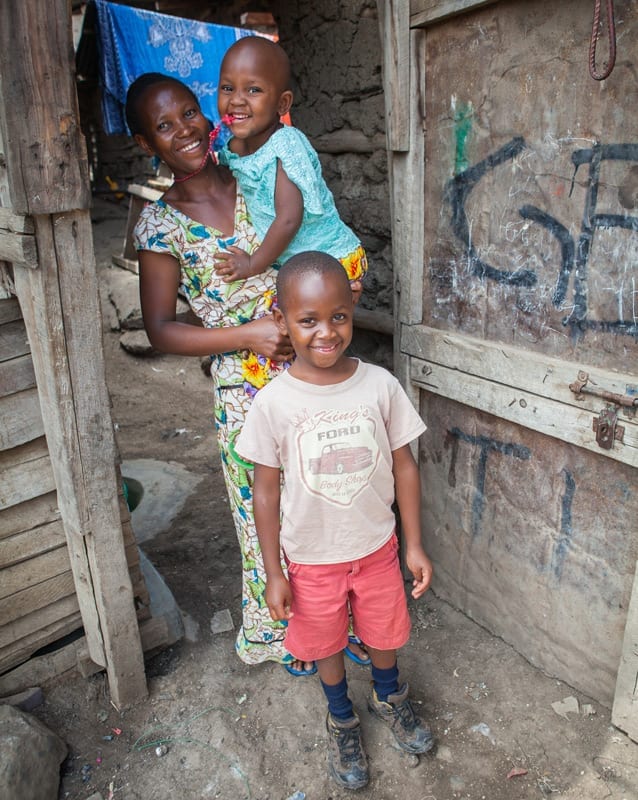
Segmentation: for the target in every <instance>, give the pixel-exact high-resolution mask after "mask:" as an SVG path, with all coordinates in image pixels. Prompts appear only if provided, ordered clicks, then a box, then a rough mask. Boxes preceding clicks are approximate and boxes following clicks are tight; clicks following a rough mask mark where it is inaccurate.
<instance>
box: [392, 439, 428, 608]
mask: <svg viewBox="0 0 638 800" xmlns="http://www.w3.org/2000/svg"><path fill="white" fill-rule="evenodd" d="M392 473H393V475H394V486H395V494H396V500H397V505H398V506H399V513H400V515H401V532H402V534H403V538H404V540H405V544H406V553H405V560H406V563H407V566H408V569H409V570H410V572H411V573H412V575H413V576H414V581H413V582H412V586H413V589H412V597H414V598H415V599H416V598H417V597H421V595H422V594H425V592H426V591H427V589H428V587H429V585H430V581H431V580H432V562H431V561H430V559H429V558H428V557H427V556H426V554H425V551H424V550H423V545H422V544H421V482H420V479H419V468H418V467H417V464H416V461H415V460H414V457H413V456H412V451H411V450H410V445H408V444H406V445H404V446H403V447H399V449H398V450H393V451H392Z"/></svg>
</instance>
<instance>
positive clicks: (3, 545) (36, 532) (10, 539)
mask: <svg viewBox="0 0 638 800" xmlns="http://www.w3.org/2000/svg"><path fill="white" fill-rule="evenodd" d="M2 522H3V520H2V518H1V517H0V525H1V524H2ZM61 546H65V547H66V537H65V535H64V527H63V526H62V522H61V520H59V519H58V520H56V521H55V522H48V523H46V524H45V525H39V526H37V527H36V526H34V527H33V528H32V529H30V530H26V531H22V532H21V533H16V534H14V535H13V536H6V537H4V538H2V539H0V570H2V569H4V568H6V567H9V566H11V565H12V564H18V563H20V562H21V561H27V560H28V559H31V558H33V557H34V556H38V555H41V554H42V553H46V552H48V551H49V550H55V548H57V547H61ZM67 564H68V555H67ZM0 580H2V573H1V572H0Z"/></svg>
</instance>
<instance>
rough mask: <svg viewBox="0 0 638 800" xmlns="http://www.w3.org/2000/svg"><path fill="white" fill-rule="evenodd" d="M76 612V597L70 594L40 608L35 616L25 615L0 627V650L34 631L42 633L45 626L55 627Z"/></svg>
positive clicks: (77, 609)
mask: <svg viewBox="0 0 638 800" xmlns="http://www.w3.org/2000/svg"><path fill="white" fill-rule="evenodd" d="M78 611H79V608H78V600H77V597H76V596H75V595H74V594H70V595H68V597H63V598H62V599H61V600H58V601H56V602H55V603H51V604H50V605H48V606H46V607H45V608H41V609H40V610H39V611H37V612H36V613H35V614H27V615H26V616H23V617H20V618H19V619H15V620H13V622H9V623H7V624H6V625H3V626H2V627H0V648H6V647H10V646H12V645H13V644H14V643H15V642H19V641H20V639H24V638H25V637H27V636H30V635H31V634H33V633H36V631H44V630H45V628H47V626H49V625H55V624H56V623H58V622H59V621H60V620H62V619H65V618H67V617H69V616H71V614H76V613H77V612H78Z"/></svg>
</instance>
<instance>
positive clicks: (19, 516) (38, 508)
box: [0, 467, 61, 539]
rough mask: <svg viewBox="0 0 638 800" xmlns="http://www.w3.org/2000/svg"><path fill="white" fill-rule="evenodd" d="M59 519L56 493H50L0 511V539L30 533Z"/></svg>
mask: <svg viewBox="0 0 638 800" xmlns="http://www.w3.org/2000/svg"><path fill="white" fill-rule="evenodd" d="M0 469H2V467H0ZM3 477H4V472H3ZM59 519H61V517H60V509H59V508H58V497H57V494H56V492H55V491H52V492H49V493H48V494H43V495H40V496H38V497H34V498H33V499H32V500H28V501H27V502H24V503H20V504H18V505H14V506H11V507H10V508H5V509H3V510H2V511H0V539H4V538H6V537H7V536H14V535H15V534H17V533H23V532H26V531H30V530H32V529H33V528H37V527H38V526H40V525H45V524H47V523H50V522H56V521H57V520H59Z"/></svg>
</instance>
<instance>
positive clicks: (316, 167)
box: [217, 36, 368, 297]
mask: <svg viewBox="0 0 638 800" xmlns="http://www.w3.org/2000/svg"><path fill="white" fill-rule="evenodd" d="M218 98H219V99H218V105H219V113H220V116H221V117H222V118H223V119H225V120H228V125H229V127H230V130H231V133H232V138H231V139H230V140H229V141H228V143H227V144H226V145H225V146H224V147H223V148H222V150H221V152H220V153H219V158H220V161H221V163H222V164H226V165H227V166H228V167H230V169H231V171H232V173H233V175H234V176H235V178H236V180H237V182H238V184H239V187H240V189H241V192H242V194H243V195H244V197H245V198H246V203H247V206H248V212H249V214H250V216H251V220H252V223H253V225H254V226H255V229H256V231H257V234H258V236H259V237H260V239H261V246H260V247H258V248H257V250H253V252H252V253H251V254H250V255H249V254H248V253H245V252H243V251H242V250H239V248H236V247H233V246H229V247H228V253H227V254H226V255H223V254H222V255H219V256H218V258H217V264H218V268H217V271H218V273H219V274H220V275H222V276H223V280H225V281H227V282H231V281H235V280H238V279H240V278H246V277H248V276H250V275H256V274H258V273H260V272H263V271H264V270H265V269H266V268H268V267H269V266H270V265H271V264H274V263H279V264H283V263H284V262H285V261H287V259H289V258H290V257H291V256H293V255H295V254H296V253H299V252H303V251H307V250H319V251H322V252H325V253H329V254H330V255H332V256H334V257H335V258H337V259H338V260H339V261H340V263H341V264H342V266H343V267H344V269H345V270H346V273H347V275H348V278H349V279H350V281H351V282H352V288H353V291H354V292H355V295H356V296H357V297H358V294H359V293H360V292H361V278H362V277H363V276H364V274H365V272H366V271H367V268H368V265H367V258H366V254H365V251H364V249H363V247H362V246H361V243H360V241H359V239H358V238H357V237H356V236H355V234H354V233H353V232H352V231H351V230H350V228H349V227H348V226H347V225H345V223H344V222H342V220H341V218H340V217H339V214H338V212H337V209H336V207H335V203H334V198H333V196H332V194H331V192H330V190H329V189H328V187H327V185H326V182H325V180H324V179H323V176H322V172H321V164H320V163H319V158H318V156H317V154H316V152H315V151H314V149H313V148H312V146H311V144H310V142H309V141H308V139H307V138H306V137H305V136H304V134H303V133H302V132H301V131H299V130H298V129H297V128H294V127H291V126H289V125H283V124H282V123H281V121H280V118H281V117H282V116H283V115H285V114H287V113H288V111H289V110H290V106H291V104H292V99H293V96H292V91H291V90H290V64H289V61H288V57H287V55H286V53H285V52H284V50H283V49H282V48H281V46H280V45H278V44H276V43H275V42H273V41H270V40H269V39H264V38H262V37H259V36H249V37H246V38H244V39H240V40H239V41H237V42H235V44H233V45H232V46H231V47H230V48H229V49H228V50H227V51H226V55H225V56H224V59H223V61H222V65H221V69H220V77H219V88H218Z"/></svg>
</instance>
